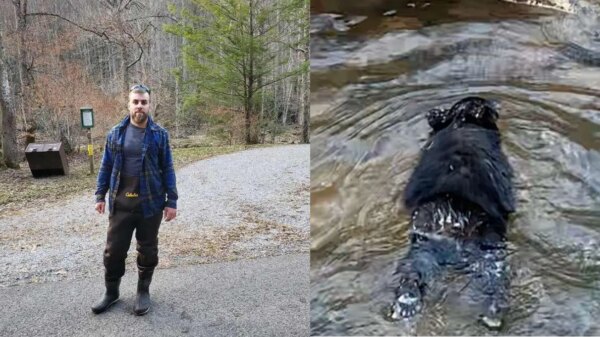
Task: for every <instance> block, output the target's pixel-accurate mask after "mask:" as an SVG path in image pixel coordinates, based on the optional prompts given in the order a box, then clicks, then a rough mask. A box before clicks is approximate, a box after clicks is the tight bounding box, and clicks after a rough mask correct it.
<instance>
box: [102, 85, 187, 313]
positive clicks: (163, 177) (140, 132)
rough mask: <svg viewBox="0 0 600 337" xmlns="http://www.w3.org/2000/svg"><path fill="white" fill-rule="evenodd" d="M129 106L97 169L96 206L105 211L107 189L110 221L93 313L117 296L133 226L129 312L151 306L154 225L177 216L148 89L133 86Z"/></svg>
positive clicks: (163, 135)
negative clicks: (134, 271)
mask: <svg viewBox="0 0 600 337" xmlns="http://www.w3.org/2000/svg"><path fill="white" fill-rule="evenodd" d="M127 106H128V109H129V114H128V115H127V116H126V117H125V118H124V119H123V120H122V121H121V122H120V123H119V124H117V125H116V126H114V127H113V128H112V129H111V130H110V131H109V133H108V136H107V139H106V146H105V149H104V155H103V157H102V164H101V165H100V171H99V173H98V181H97V185H98V186H97V190H96V193H95V194H96V211H98V213H100V214H104V211H105V207H106V201H105V196H106V194H107V192H108V193H109V194H108V210H109V217H108V219H109V225H108V234H107V238H106V248H105V250H104V267H105V274H104V277H105V285H106V292H105V293H104V295H103V297H102V298H101V299H100V301H98V303H96V304H95V305H94V306H92V311H93V312H94V313H95V314H99V313H102V312H104V311H106V310H107V309H108V308H109V307H110V306H111V305H112V304H113V303H115V302H116V301H117V300H118V299H119V285H120V283H121V277H122V276H123V275H124V274H125V258H126V257H127V251H128V250H129V245H130V243H131V237H132V235H133V231H134V230H135V238H136V240H137V251H138V255H137V267H138V277H139V279H138V285H137V296H136V299H135V304H134V308H133V311H134V313H135V314H136V315H144V314H146V313H147V312H148V311H149V310H150V294H149V287H150V282H151V281H152V274H153V272H154V268H155V267H156V266H157V265H158V228H159V226H160V222H161V220H162V218H163V217H164V219H165V220H166V221H170V220H172V219H174V218H175V217H176V216H177V188H176V183H175V170H174V168H173V158H172V156H171V149H170V146H169V134H168V133H167V131H166V130H165V129H163V128H162V127H160V126H159V125H158V124H156V123H154V122H153V121H152V118H150V116H149V115H148V113H149V111H150V89H148V87H146V86H144V85H134V86H133V87H131V89H130V91H129V102H128V104H127Z"/></svg>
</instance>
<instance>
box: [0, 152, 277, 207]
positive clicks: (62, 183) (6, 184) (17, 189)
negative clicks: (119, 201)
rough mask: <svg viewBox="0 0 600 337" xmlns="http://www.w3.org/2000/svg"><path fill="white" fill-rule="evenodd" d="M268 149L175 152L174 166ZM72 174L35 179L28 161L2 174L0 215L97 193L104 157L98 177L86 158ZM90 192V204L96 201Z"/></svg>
mask: <svg viewBox="0 0 600 337" xmlns="http://www.w3.org/2000/svg"><path fill="white" fill-rule="evenodd" d="M265 146H268V145H256V146H254V145H253V146H246V145H230V146H196V147H182V148H175V149H173V162H174V164H175V169H178V168H181V167H184V166H185V165H187V164H190V163H193V162H195V161H198V160H202V159H206V158H210V157H214V156H218V155H223V154H227V153H233V152H238V151H243V150H246V149H249V148H260V147H265ZM68 165H69V174H68V175H67V176H53V177H48V178H39V179H35V178H33V177H32V175H31V170H30V169H29V166H28V165H27V161H25V162H23V163H21V168H20V169H19V170H11V169H4V170H0V212H2V211H7V210H17V209H19V208H21V207H22V206H23V205H24V204H32V203H39V204H40V207H43V205H44V202H52V201H54V200H61V199H63V198H65V197H69V196H72V195H74V194H78V193H81V192H83V191H86V190H87V191H93V190H94V189H95V187H96V175H97V174H98V166H99V165H100V155H99V154H98V153H97V154H96V161H95V163H94V171H95V174H93V175H92V174H90V167H89V160H88V157H87V156H86V155H85V154H79V155H72V156H69V159H68ZM92 194H93V192H90V196H89V197H90V202H91V201H92V199H93V195H92Z"/></svg>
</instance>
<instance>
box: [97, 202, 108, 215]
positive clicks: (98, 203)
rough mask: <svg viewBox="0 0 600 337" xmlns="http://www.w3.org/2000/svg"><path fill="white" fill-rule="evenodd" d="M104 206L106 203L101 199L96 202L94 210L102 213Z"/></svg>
mask: <svg viewBox="0 0 600 337" xmlns="http://www.w3.org/2000/svg"><path fill="white" fill-rule="evenodd" d="M105 206H106V203H105V202H103V201H101V202H97V203H96V212H98V213H100V214H104V207H105Z"/></svg>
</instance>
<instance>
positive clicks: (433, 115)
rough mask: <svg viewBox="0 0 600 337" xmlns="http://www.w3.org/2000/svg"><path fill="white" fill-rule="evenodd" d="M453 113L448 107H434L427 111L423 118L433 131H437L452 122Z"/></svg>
mask: <svg viewBox="0 0 600 337" xmlns="http://www.w3.org/2000/svg"><path fill="white" fill-rule="evenodd" d="M454 116H455V115H454V114H453V113H452V112H451V110H448V109H439V108H434V109H431V110H429V111H428V112H427V115H426V116H425V118H427V123H428V124H429V126H430V127H431V128H432V129H433V131H434V132H438V131H440V130H442V129H444V128H445V127H447V126H448V125H450V124H451V123H452V121H453V120H454Z"/></svg>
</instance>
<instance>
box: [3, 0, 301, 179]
mask: <svg viewBox="0 0 600 337" xmlns="http://www.w3.org/2000/svg"><path fill="white" fill-rule="evenodd" d="M308 7H309V4H308V0H282V1H275V0H222V1H208V0H172V1H137V0H102V1H85V0H68V1H41V0H37V1H36V0H29V1H27V0H4V1H0V83H1V90H0V113H1V115H2V119H1V130H2V142H1V143H2V160H1V161H0V162H1V163H0V166H4V167H11V168H17V167H19V164H20V163H21V162H22V161H23V158H24V156H23V153H24V150H25V147H26V146H27V144H29V143H32V142H58V141H61V142H62V143H63V145H64V148H65V151H66V152H67V153H73V152H78V151H80V149H81V148H82V147H83V145H85V144H86V143H87V138H86V131H85V130H84V129H82V127H81V118H80V108H81V107H84V106H89V107H92V108H93V110H94V128H93V132H92V134H93V137H94V142H95V143H96V144H101V143H102V142H103V139H104V136H105V135H106V132H107V131H108V129H109V128H110V127H112V126H113V125H115V124H116V123H117V122H118V121H119V120H120V119H121V118H123V117H124V116H125V114H126V111H127V108H126V102H127V92H128V89H129V87H131V86H132V85H134V84H139V83H142V84H144V85H146V86H148V87H150V88H151V90H152V94H151V104H152V105H151V115H152V117H153V118H154V120H155V121H157V122H158V123H159V124H160V125H162V126H164V127H165V128H167V129H168V130H169V133H170V134H171V137H172V138H174V139H184V138H186V137H192V136H206V137H210V138H211V139H214V140H216V141H217V142H220V143H222V144H260V143H268V142H275V139H276V137H277V136H279V135H282V134H286V133H287V134H290V135H292V136H293V137H295V138H297V139H295V140H293V142H303V143H308V142H309V132H308V131H309V128H308V126H309V106H308V98H309V92H308V90H309V80H310V77H309V72H308V70H309V62H308V60H309V57H310V55H309V49H308V41H309V35H308V34H309V33H308V32H309V27H308V16H309V15H308V11H309V9H308Z"/></svg>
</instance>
